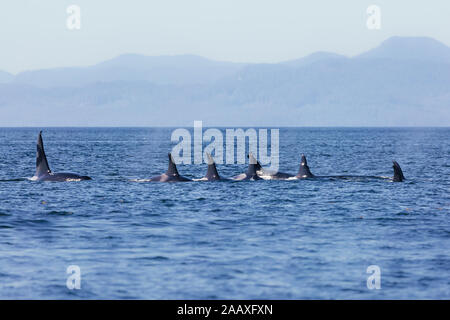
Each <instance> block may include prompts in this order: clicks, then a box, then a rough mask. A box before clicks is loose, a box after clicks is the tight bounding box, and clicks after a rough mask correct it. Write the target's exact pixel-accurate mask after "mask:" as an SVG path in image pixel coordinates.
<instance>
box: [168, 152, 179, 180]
mask: <svg viewBox="0 0 450 320" xmlns="http://www.w3.org/2000/svg"><path fill="white" fill-rule="evenodd" d="M166 174H167V175H168V176H178V175H179V174H178V170H177V166H176V164H175V162H174V161H173V157H172V155H171V154H170V153H169V168H167V171H166Z"/></svg>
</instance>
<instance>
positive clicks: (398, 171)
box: [392, 161, 405, 182]
mask: <svg viewBox="0 0 450 320" xmlns="http://www.w3.org/2000/svg"><path fill="white" fill-rule="evenodd" d="M392 163H393V166H392V168H394V177H393V178H392V180H393V181H394V182H402V181H403V180H405V176H404V175H403V171H402V168H400V165H399V164H398V162H397V161H392Z"/></svg>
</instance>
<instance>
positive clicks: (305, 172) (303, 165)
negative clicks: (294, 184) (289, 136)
mask: <svg viewBox="0 0 450 320" xmlns="http://www.w3.org/2000/svg"><path fill="white" fill-rule="evenodd" d="M297 177H298V178H311V177H314V175H313V174H312V173H311V170H309V167H308V162H307V161H306V157H305V155H304V154H302V160H301V162H300V167H299V168H298V174H297Z"/></svg>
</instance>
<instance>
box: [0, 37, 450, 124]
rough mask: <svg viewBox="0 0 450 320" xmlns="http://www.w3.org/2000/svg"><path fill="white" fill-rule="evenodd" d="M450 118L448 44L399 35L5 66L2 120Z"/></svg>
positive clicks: (342, 121)
mask: <svg viewBox="0 0 450 320" xmlns="http://www.w3.org/2000/svg"><path fill="white" fill-rule="evenodd" d="M194 120H203V121H204V125H205V126H218V125H225V126H257V125H260V126H275V127H276V126H286V125H289V126H397V125H399V126H404V125H418V126H435V125H438V126H448V125H449V124H450V48H449V47H447V46H446V45H444V44H442V43H440V42H438V41H436V40H434V39H431V38H404V37H393V38H389V39H388V40H386V41H384V42H382V43H381V44H380V45H379V46H378V47H376V48H374V49H372V50H369V51H367V52H364V53H362V54H360V55H357V56H354V57H345V56H342V55H338V54H335V53H328V52H317V53H314V54H311V55H309V56H306V57H304V58H300V59H297V60H292V61H285V62H280V63H276V64H245V63H232V62H219V61H212V60H209V59H205V58H202V57H199V56H193V55H182V56H159V57H151V56H143V55H136V54H125V55H121V56H119V57H117V58H114V59H112V60H108V61H104V62H102V63H99V64H96V65H93V66H89V67H73V68H55V69H44V70H35V71H26V72H21V73H19V74H17V75H11V74H9V73H7V72H2V71H0V126H21V125H24V126H46V125H49V126H69V125H81V126H95V125H107V126H116V125H123V126H135V125H139V126H141V125H148V126H161V125H163V126H164V125H166V126H192V124H193V121H194Z"/></svg>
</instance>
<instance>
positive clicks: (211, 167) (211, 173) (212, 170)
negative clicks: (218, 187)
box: [205, 152, 220, 180]
mask: <svg viewBox="0 0 450 320" xmlns="http://www.w3.org/2000/svg"><path fill="white" fill-rule="evenodd" d="M206 156H207V157H208V171H207V172H206V176H205V178H207V179H208V180H210V179H214V180H219V179H220V176H219V173H218V172H217V168H216V163H215V162H214V159H213V157H212V156H211V155H210V154H209V153H207V152H206Z"/></svg>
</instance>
